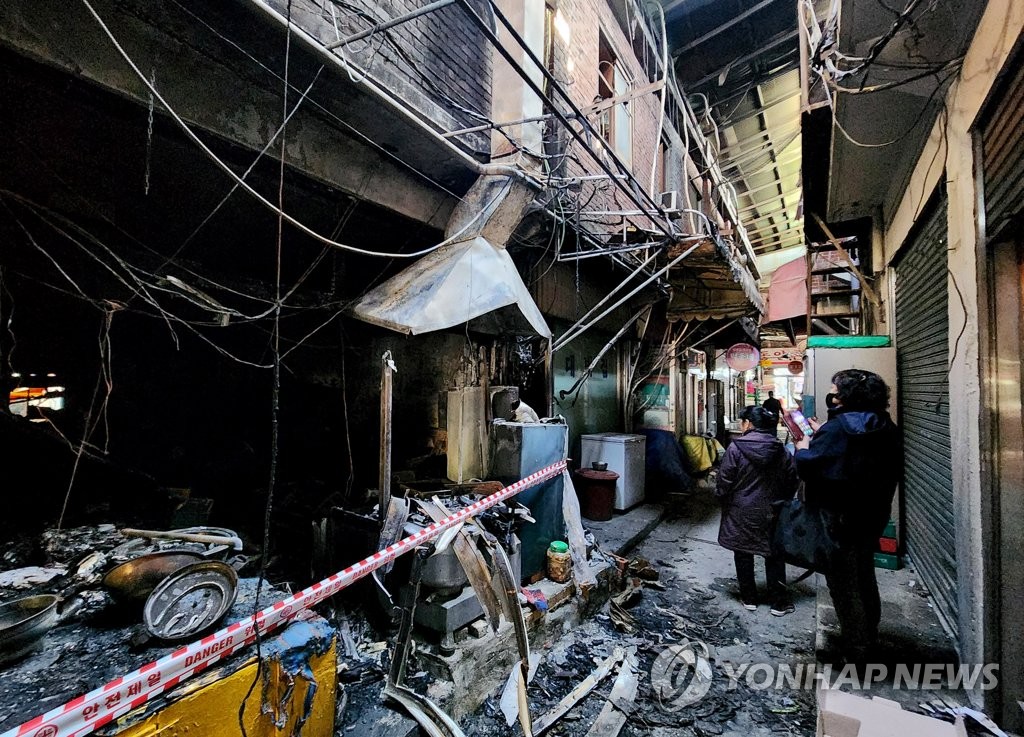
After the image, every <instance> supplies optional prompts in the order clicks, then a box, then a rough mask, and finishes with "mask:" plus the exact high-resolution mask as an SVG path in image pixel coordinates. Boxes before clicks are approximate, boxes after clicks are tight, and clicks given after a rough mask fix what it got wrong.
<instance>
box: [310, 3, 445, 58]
mask: <svg viewBox="0 0 1024 737" xmlns="http://www.w3.org/2000/svg"><path fill="white" fill-rule="evenodd" d="M454 2H455V0H436V2H432V3H430V4H429V5H424V6H423V7H422V8H417V9H416V10H414V11H412V12H411V13H406V14H405V15H400V16H398V17H397V18H392V19H391V20H386V21H384V22H383V23H378V24H377V25H375V26H373V27H371V28H367V29H366V30H364V31H360V32H359V33H354V34H352V35H351V36H346V37H345V38H341V39H338V40H337V41H331V42H330V43H327V44H324V48H327V49H332V50H333V49H336V48H338V47H339V46H345V45H346V44H350V43H352V42H353V41H359V40H360V39H363V38H366V37H367V36H372V35H373V34H375V33H376V32H377V31H386V30H388V29H389V28H394V27H395V26H398V25H401V24H402V23H407V22H409V21H411V20H414V19H416V18H419V17H420V16H421V15H426V14H427V13H433V12H434V11H435V10H440V9H441V8H446V7H448V6H449V5H451V4H453V3H454Z"/></svg>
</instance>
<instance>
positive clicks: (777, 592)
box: [715, 407, 799, 617]
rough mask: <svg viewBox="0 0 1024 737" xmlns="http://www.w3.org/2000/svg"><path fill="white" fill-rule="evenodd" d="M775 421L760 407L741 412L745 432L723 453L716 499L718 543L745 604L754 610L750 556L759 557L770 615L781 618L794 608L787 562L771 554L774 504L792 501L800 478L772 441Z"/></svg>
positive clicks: (789, 457) (774, 441)
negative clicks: (731, 560)
mask: <svg viewBox="0 0 1024 737" xmlns="http://www.w3.org/2000/svg"><path fill="white" fill-rule="evenodd" d="M778 421H779V418H778V416H777V415H775V414H774V413H772V412H769V411H768V410H765V409H764V408H762V407H747V408H745V409H744V410H743V412H741V413H740V430H741V431H742V432H743V434H742V435H741V436H739V437H737V438H734V439H733V441H732V442H731V443H730V444H729V448H728V449H727V450H726V451H725V457H724V458H723V459H722V464H721V466H720V467H719V469H718V484H717V487H716V488H715V496H716V497H717V498H718V500H719V501H720V502H721V503H722V524H721V527H720V528H719V531H718V544H719V545H721V546H722V547H723V548H726V549H728V550H732V551H733V553H734V556H735V558H736V579H737V581H738V582H739V586H740V599H741V600H742V601H743V606H744V607H746V608H747V609H749V610H751V611H754V610H755V609H757V603H758V602H757V584H756V582H755V580H754V556H755V555H760V556H762V557H763V558H764V563H765V574H766V578H767V579H768V599H769V603H770V604H771V613H772V614H773V615H774V616H776V617H781V616H783V615H786V614H789V613H790V612H792V611H793V605H792V604H791V603H790V602H789V598H788V596H787V593H786V563H785V561H783V560H781V559H779V558H774V557H772V555H771V530H772V514H773V507H772V503H773V502H776V501H781V500H785V499H791V498H793V495H794V494H795V493H796V489H797V484H798V483H799V480H798V477H797V472H796V464H795V463H794V462H793V458H792V456H790V454H789V453H787V452H786V449H785V447H784V446H783V445H782V443H781V442H780V441H779V439H778V438H777V437H776V434H775V430H776V427H778Z"/></svg>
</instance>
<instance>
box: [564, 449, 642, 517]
mask: <svg viewBox="0 0 1024 737" xmlns="http://www.w3.org/2000/svg"><path fill="white" fill-rule="evenodd" d="M580 446H581V447H580V455H581V456H582V458H581V459H580V468H590V464H591V463H593V462H594V461H603V462H604V463H607V464H608V470H609V471H614V472H615V473H617V474H619V480H618V481H616V482H615V509H617V510H620V511H622V510H626V509H629V508H630V507H632V506H635V505H637V504H639V503H640V502H642V501H643V500H644V483H645V477H646V457H647V438H645V437H644V436H643V435H633V434H630V433H621V432H599V433H593V434H590V435H581V436H580Z"/></svg>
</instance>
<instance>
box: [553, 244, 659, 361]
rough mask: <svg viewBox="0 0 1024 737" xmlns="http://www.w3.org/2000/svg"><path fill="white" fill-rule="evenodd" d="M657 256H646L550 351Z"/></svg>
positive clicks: (556, 345)
mask: <svg viewBox="0 0 1024 737" xmlns="http://www.w3.org/2000/svg"><path fill="white" fill-rule="evenodd" d="M657 255H658V254H657V252H655V253H653V254H651V255H650V256H648V257H647V258H646V259H645V260H644V262H643V263H642V264H640V265H639V266H638V267H637V268H636V269H635V270H634V271H633V272H632V273H630V275H629V276H627V277H626V278H625V279H623V280H622V281H621V282H619V284H618V286H616V287H615V288H614V289H612V290H611V291H610V292H608V294H606V295H605V296H604V297H602V298H601V301H600V302H598V303H597V304H596V305H594V306H593V307H591V308H590V309H589V310H587V311H586V313H585V314H584V315H583V317H581V318H580V319H579V320H577V321H576V322H575V323H574V324H573V325H570V326H569V329H568V330H566V331H565V332H564V333H562V336H561V337H560V338H558V339H557V340H555V341H554V344H553V345H552V348H551V350H552V351H557V350H558V349H559V348H560V347H561V346H560V345H559V341H561V340H563V339H564V338H565V337H566V336H567V335H569V334H570V333H572V332H573V331H574V330H576V328H578V327H579V326H580V325H581V324H583V321H584V320H586V319H587V318H588V317H590V316H591V315H592V314H594V312H596V311H597V309H598V308H600V307H601V305H603V304H604V303H605V302H607V301H608V300H610V299H611V298H612V297H613V296H614V295H615V294H616V293H617V292H618V291H619V290H620V289H622V288H623V287H624V286H626V284H628V283H629V282H630V281H632V279H633V277H635V276H636V275H637V274H641V273H643V270H644V269H645V268H646V267H647V264H649V263H651V261H653V260H654V259H655V258H656V257H657Z"/></svg>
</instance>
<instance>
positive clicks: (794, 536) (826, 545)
mask: <svg viewBox="0 0 1024 737" xmlns="http://www.w3.org/2000/svg"><path fill="white" fill-rule="evenodd" d="M831 528H832V524H831V515H830V514H828V513H827V512H825V511H824V510H822V509H819V508H817V507H814V506H808V505H807V504H805V503H804V502H803V501H802V500H801V499H800V498H799V497H797V498H794V499H789V500H787V501H784V502H776V504H775V521H774V527H773V530H772V553H773V555H775V556H777V557H779V558H782V559H783V560H785V561H786V563H788V564H790V565H794V566H797V567H799V568H806V569H807V570H808V571H814V572H816V573H828V572H829V566H830V563H831V560H832V556H833V555H834V553H835V551H836V549H837V548H838V545H837V544H836V541H835V538H834V537H833V535H832V529H831Z"/></svg>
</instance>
